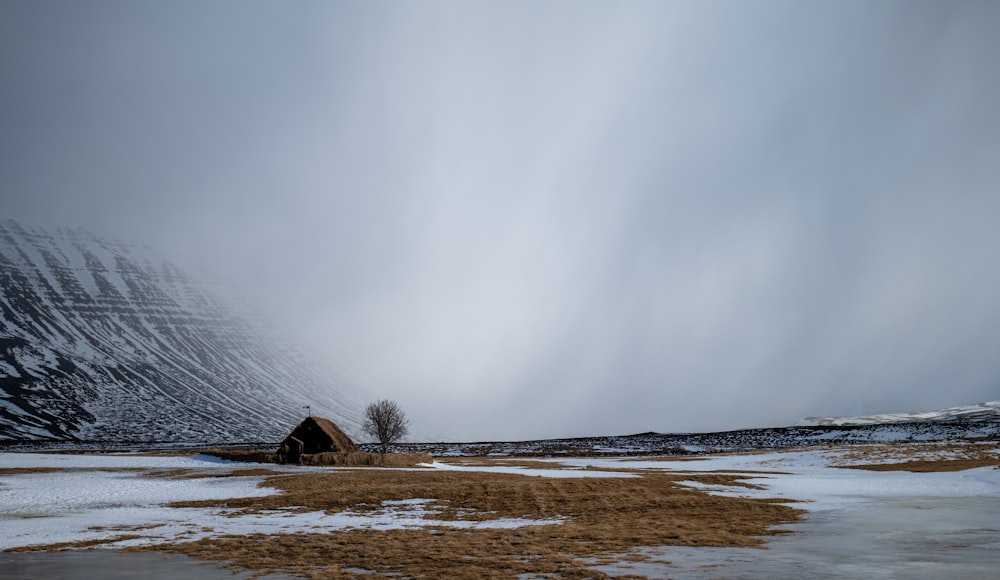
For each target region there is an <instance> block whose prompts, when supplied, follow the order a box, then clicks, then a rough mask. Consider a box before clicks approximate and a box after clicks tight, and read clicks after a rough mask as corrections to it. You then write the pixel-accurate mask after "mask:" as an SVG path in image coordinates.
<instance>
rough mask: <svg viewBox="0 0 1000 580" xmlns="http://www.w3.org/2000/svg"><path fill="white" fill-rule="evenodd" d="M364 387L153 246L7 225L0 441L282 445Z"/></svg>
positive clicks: (0, 306)
mask: <svg viewBox="0 0 1000 580" xmlns="http://www.w3.org/2000/svg"><path fill="white" fill-rule="evenodd" d="M359 401H360V397H358V396H357V393H356V391H354V390H353V389H351V388H350V387H349V386H347V385H346V384H345V383H344V381H343V380H342V379H340V378H339V377H338V376H337V375H336V374H335V373H334V372H332V371H330V370H325V369H323V368H322V367H321V366H319V365H317V364H316V363H315V361H314V360H313V359H311V358H309V357H308V356H306V355H304V354H302V352H300V351H297V350H296V349H294V348H292V347H290V346H288V345H287V344H284V343H281V342H280V341H278V340H276V339H275V338H273V333H271V332H269V331H268V330H267V329H265V328H263V327H262V326H260V325H257V324H255V323H254V322H253V321H251V320H250V319H249V318H248V317H247V316H242V315H239V314H238V313H237V309H236V308H234V307H233V306H232V305H231V304H230V303H228V302H226V301H224V300H222V299H220V298H219V297H218V296H217V295H215V294H214V293H213V292H212V291H211V290H210V289H209V287H207V286H206V285H204V284H200V283H198V282H197V281H195V280H193V279H192V278H191V277H189V276H187V275H185V274H184V273H183V272H182V271H180V270H179V269H178V268H177V267H175V266H174V265H172V264H171V263H169V262H167V261H165V260H163V259H161V258H159V257H157V256H156V255H155V254H154V253H153V252H152V251H150V250H149V249H147V248H144V247H141V246H136V245H128V244H121V243H117V242H110V241H106V240H101V239H98V238H96V237H94V236H92V235H91V234H89V233H87V232H84V231H79V230H78V231H62V230H61V231H59V232H58V233H55V234H50V233H48V232H45V231H43V230H40V229H33V228H27V227H23V226H21V225H19V224H17V223H15V222H12V221H7V222H3V223H0V440H3V439H6V440H13V439H27V440H40V439H51V440H107V441H157V442H174V441H177V442H191V441H204V442H240V441H277V440H280V439H281V438H282V437H284V435H286V434H287V433H288V431H289V430H290V429H291V428H292V427H294V426H295V425H296V424H297V423H298V422H299V421H300V420H301V419H302V417H303V416H304V415H305V410H304V407H305V406H306V405H309V406H311V408H312V410H313V412H315V413H317V414H322V415H325V416H328V417H330V418H331V419H333V420H334V421H336V422H337V423H338V424H339V425H340V426H341V427H342V428H343V429H344V430H345V431H347V432H348V433H352V434H353V433H359V432H360V430H359V425H360V417H361V404H360V402H359Z"/></svg>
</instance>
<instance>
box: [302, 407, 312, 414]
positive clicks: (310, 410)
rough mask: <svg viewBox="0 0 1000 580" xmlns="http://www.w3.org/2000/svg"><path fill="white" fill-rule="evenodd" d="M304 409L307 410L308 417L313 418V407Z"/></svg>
mask: <svg viewBox="0 0 1000 580" xmlns="http://www.w3.org/2000/svg"><path fill="white" fill-rule="evenodd" d="M303 409H305V410H306V417H312V407H311V406H309V405H306V406H305V407H303Z"/></svg>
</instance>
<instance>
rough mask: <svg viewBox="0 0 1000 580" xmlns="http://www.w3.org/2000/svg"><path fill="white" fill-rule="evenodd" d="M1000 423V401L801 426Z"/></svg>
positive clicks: (802, 423)
mask: <svg viewBox="0 0 1000 580" xmlns="http://www.w3.org/2000/svg"><path fill="white" fill-rule="evenodd" d="M966 421H1000V401H988V402H985V403H978V404H975V405H966V406H964V407H949V408H947V409H941V410H938V411H913V412H907V413H883V414H880V415H860V416H857V417H806V418H805V419H803V420H801V421H799V422H798V423H797V425H799V426H833V425H838V426H839V425H878V424H885V423H918V422H966Z"/></svg>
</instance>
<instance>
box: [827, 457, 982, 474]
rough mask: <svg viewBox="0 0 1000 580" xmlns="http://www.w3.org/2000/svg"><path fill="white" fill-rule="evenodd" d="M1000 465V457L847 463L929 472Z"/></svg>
mask: <svg viewBox="0 0 1000 580" xmlns="http://www.w3.org/2000/svg"><path fill="white" fill-rule="evenodd" d="M990 466H993V467H1000V458H980V459H937V460H934V459H921V460H916V461H904V462H901V463H867V464H861V465H845V466H842V467H845V468H847V469H866V470H868V471H913V472H919V473H929V472H936V471H965V470H966V469H974V468H976V467H990Z"/></svg>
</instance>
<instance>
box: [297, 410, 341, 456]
mask: <svg viewBox="0 0 1000 580" xmlns="http://www.w3.org/2000/svg"><path fill="white" fill-rule="evenodd" d="M293 437H294V438H295V439H298V440H299V441H302V442H303V443H306V448H307V450H306V453H321V452H327V451H334V452H341V453H347V452H351V451H357V450H358V447H357V446H356V445H355V444H354V441H351V438H350V437H348V436H347V434H346V433H344V432H343V431H341V430H340V427H337V425H336V424H335V423H334V422H333V421H331V420H329V419H326V418H324V417H314V416H310V417H306V418H305V420H303V421H302V422H301V423H299V424H298V426H296V427H295V429H293V430H292V432H291V434H289V435H288V437H287V438H286V440H287V439H290V438H293Z"/></svg>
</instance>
